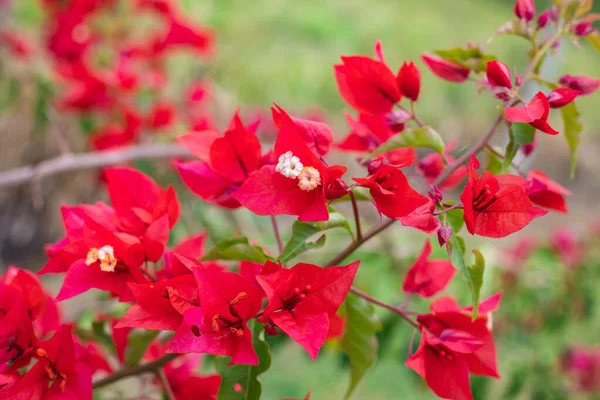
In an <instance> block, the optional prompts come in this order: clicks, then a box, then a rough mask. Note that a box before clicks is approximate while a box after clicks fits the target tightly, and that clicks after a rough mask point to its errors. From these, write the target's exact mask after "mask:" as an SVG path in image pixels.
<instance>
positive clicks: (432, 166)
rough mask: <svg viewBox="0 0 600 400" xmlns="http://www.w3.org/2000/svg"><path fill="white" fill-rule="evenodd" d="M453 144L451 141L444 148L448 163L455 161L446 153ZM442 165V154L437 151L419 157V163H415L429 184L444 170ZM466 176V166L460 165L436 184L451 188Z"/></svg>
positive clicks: (439, 187) (440, 187) (443, 187)
mask: <svg viewBox="0 0 600 400" xmlns="http://www.w3.org/2000/svg"><path fill="white" fill-rule="evenodd" d="M454 144H455V142H451V143H449V144H448V145H447V146H446V148H445V149H444V154H445V156H446V159H447V160H448V162H449V163H450V164H452V163H454V161H456V159H455V158H454V157H453V156H452V155H450V154H448V153H449V152H450V151H451V150H452V149H453V148H454ZM444 167H445V165H444V160H443V159H442V155H441V154H440V153H437V152H435V153H429V154H427V155H426V156H424V157H423V158H421V160H420V161H419V164H417V168H418V170H419V172H421V173H422V174H423V176H424V177H425V179H427V183H429V184H433V183H434V182H435V180H436V179H437V177H438V176H439V175H440V174H441V173H442V171H443V170H444ZM466 176H467V168H466V167H464V166H460V167H458V168H457V169H456V171H454V172H453V173H452V174H450V176H448V178H446V179H445V180H444V182H442V183H441V184H440V185H439V186H438V189H453V188H455V187H456V186H458V184H460V183H461V182H462V181H463V180H464V179H465V177H466Z"/></svg>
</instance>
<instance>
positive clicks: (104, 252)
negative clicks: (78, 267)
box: [85, 245, 117, 272]
mask: <svg viewBox="0 0 600 400" xmlns="http://www.w3.org/2000/svg"><path fill="white" fill-rule="evenodd" d="M95 262H99V263H100V269H101V270H102V271H104V272H114V271H115V267H116V266H117V259H116V258H115V249H113V247H112V246H109V245H106V246H102V247H100V248H99V249H97V248H95V247H92V248H91V249H90V251H88V253H87V256H86V258H85V264H86V265H92V264H94V263H95Z"/></svg>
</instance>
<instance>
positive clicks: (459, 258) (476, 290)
mask: <svg viewBox="0 0 600 400" xmlns="http://www.w3.org/2000/svg"><path fill="white" fill-rule="evenodd" d="M450 244H451V248H452V253H451V255H450V261H451V262H452V265H454V267H455V268H456V269H458V270H459V271H460V273H461V276H462V278H463V279H464V280H466V281H467V283H468V284H469V291H470V293H471V304H473V319H475V318H476V317H477V313H478V312H479V294H480V292H481V286H482V285H483V271H484V269H485V261H484V259H483V255H482V254H481V252H480V251H479V250H473V254H474V255H475V264H473V265H471V266H467V264H466V263H465V258H464V254H465V245H464V241H463V240H462V238H461V237H459V236H456V235H454V234H453V235H452V236H451V237H450Z"/></svg>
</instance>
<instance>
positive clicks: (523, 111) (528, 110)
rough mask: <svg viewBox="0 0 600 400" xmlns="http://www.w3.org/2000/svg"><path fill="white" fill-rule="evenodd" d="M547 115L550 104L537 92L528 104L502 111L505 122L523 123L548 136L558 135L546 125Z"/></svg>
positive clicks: (543, 95) (542, 94)
mask: <svg viewBox="0 0 600 400" xmlns="http://www.w3.org/2000/svg"><path fill="white" fill-rule="evenodd" d="M549 115H550V104H549V103H548V99H547V98H546V95H545V94H544V93H542V92H538V93H537V94H536V95H535V96H534V97H533V99H531V101H530V102H529V103H527V104H524V105H522V106H519V107H506V110H505V111H504V116H505V118H506V120H507V121H510V122H524V123H527V124H529V125H531V126H533V127H534V128H535V129H538V130H540V131H542V132H544V133H547V134H549V135H558V134H559V132H558V131H556V130H554V129H553V128H552V127H551V126H550V125H549V124H548V116H549Z"/></svg>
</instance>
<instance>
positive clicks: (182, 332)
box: [168, 268, 261, 365]
mask: <svg viewBox="0 0 600 400" xmlns="http://www.w3.org/2000/svg"><path fill="white" fill-rule="evenodd" d="M194 276H195V277H196V280H197V282H198V297H199V300H200V304H201V305H202V307H201V308H199V307H193V308H190V309H189V310H187V311H186V312H185V313H184V316H183V324H182V325H181V327H180V328H179V329H178V330H177V331H176V333H175V336H174V337H173V340H172V341H171V343H170V345H169V348H168V352H169V353H201V354H215V355H222V356H230V357H232V359H231V362H230V363H229V365H234V364H252V365H257V364H258V357H257V356H256V353H255V352H254V348H253V347H252V332H250V329H249V328H248V326H247V325H246V323H247V321H248V320H249V319H251V318H254V317H255V316H256V315H257V314H258V312H259V311H260V308H261V294H260V291H259V290H258V289H257V288H256V286H254V285H253V284H252V283H251V282H248V281H246V280H245V279H244V278H242V277H241V276H239V275H237V274H234V273H231V272H222V271H215V270H211V269H202V268H196V269H194Z"/></svg>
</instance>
